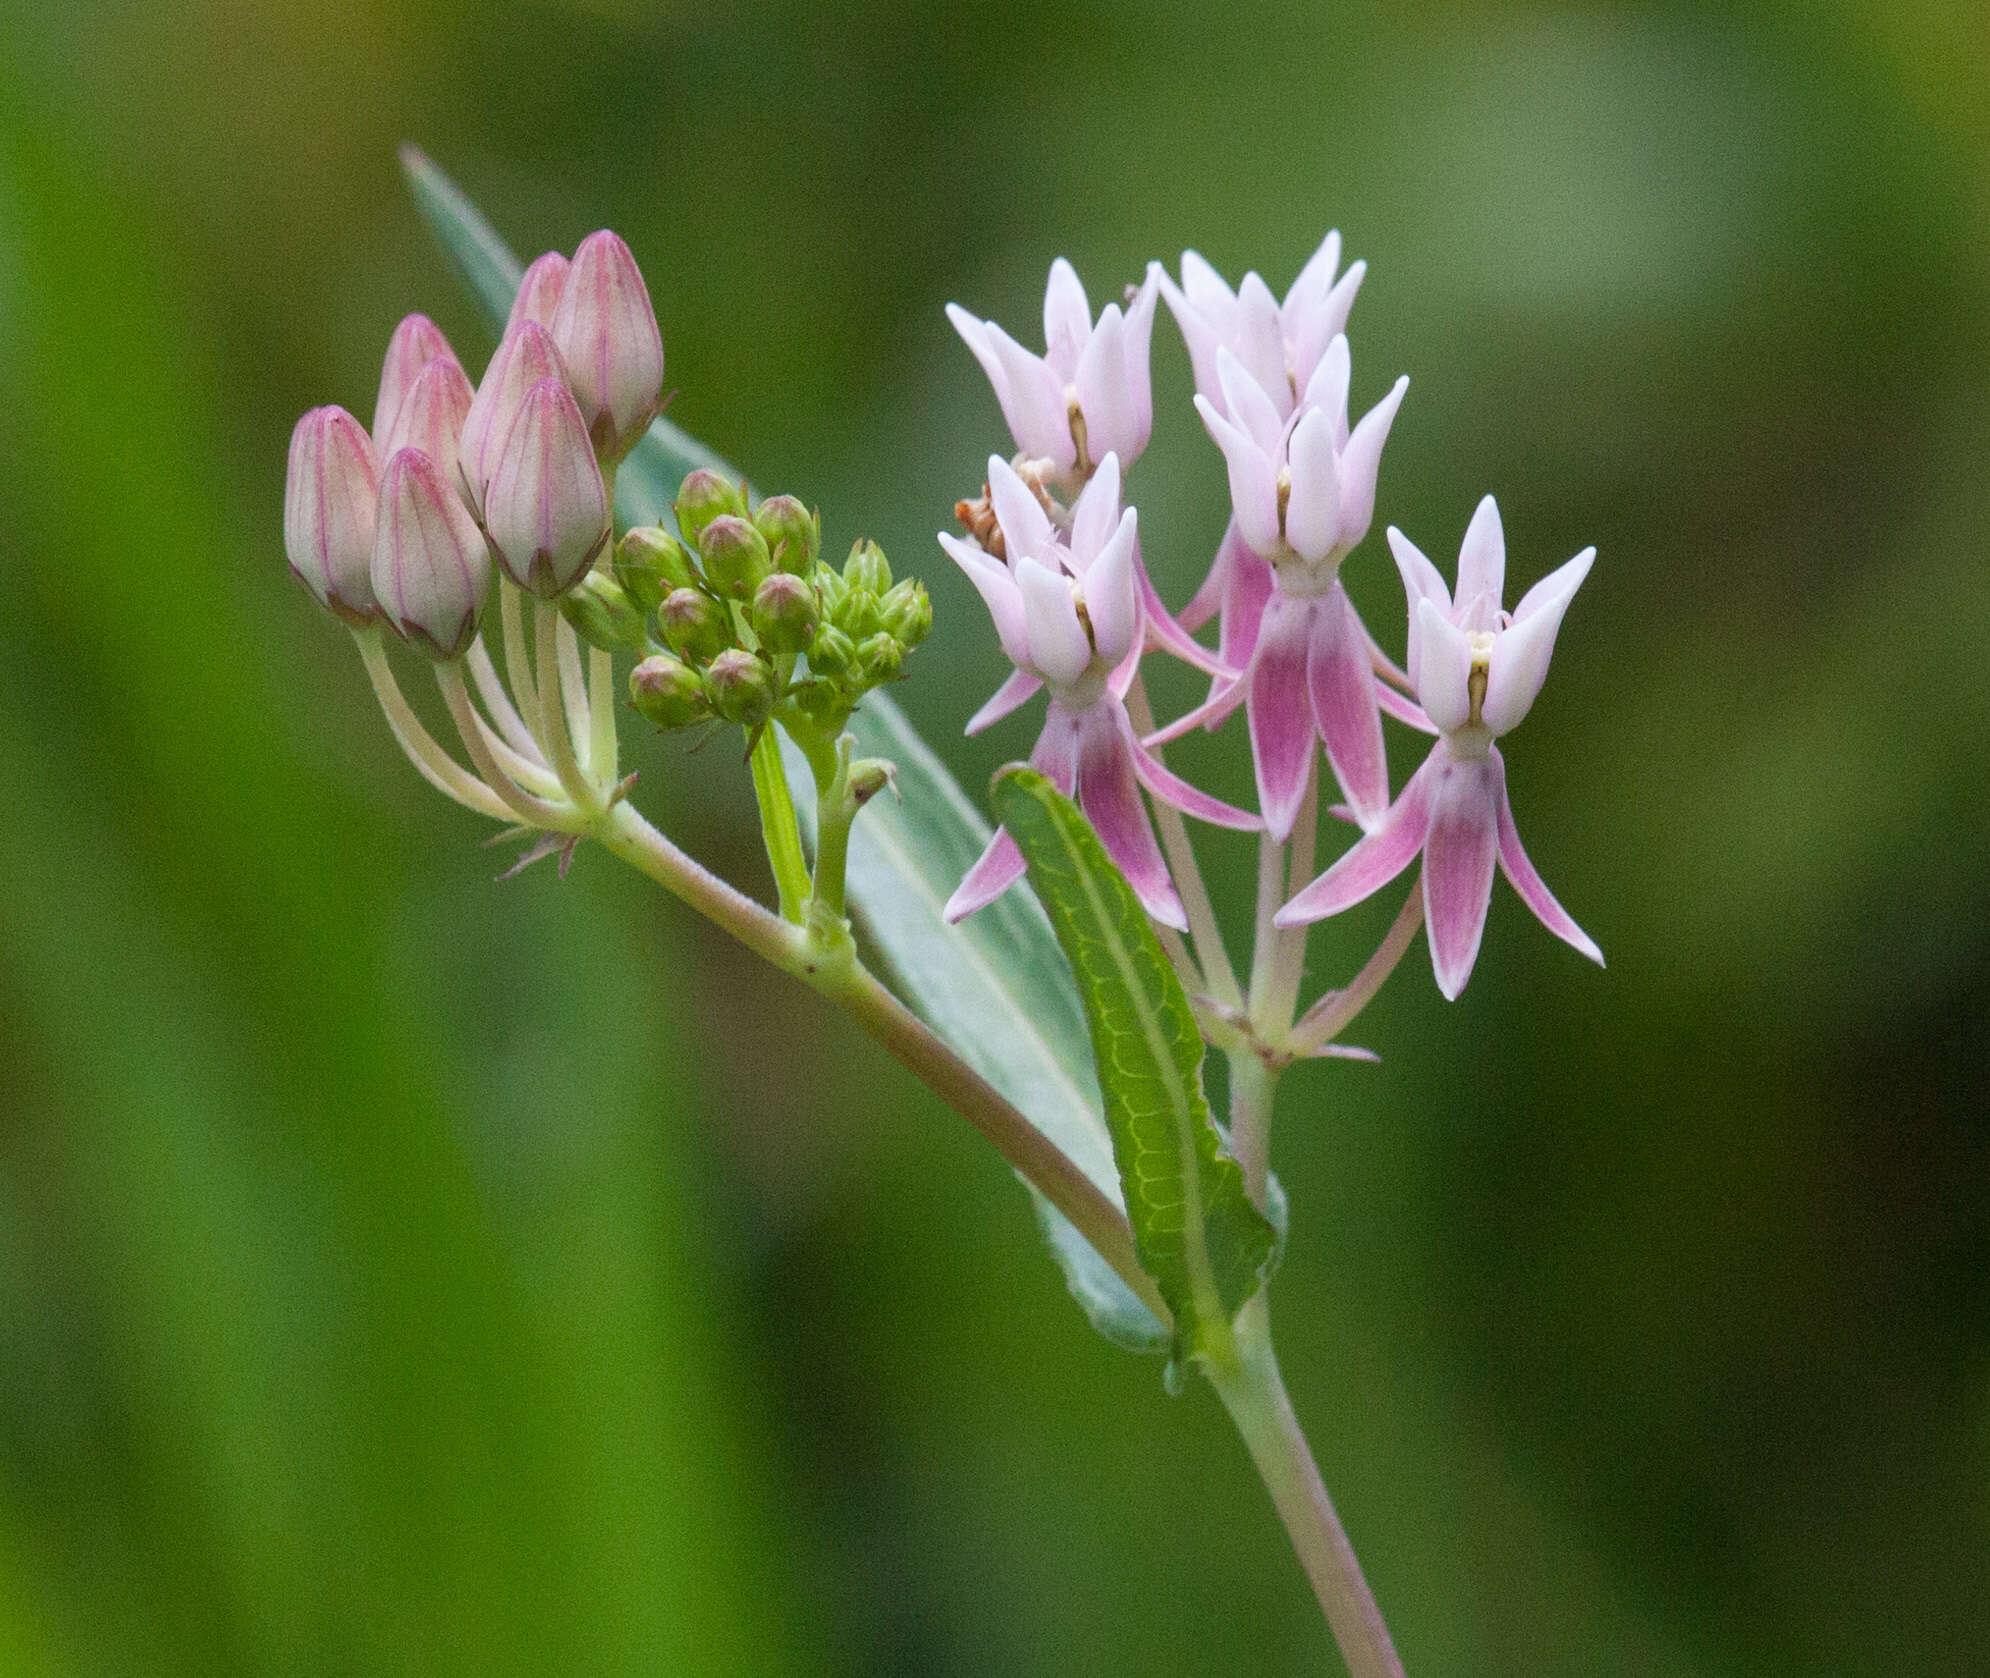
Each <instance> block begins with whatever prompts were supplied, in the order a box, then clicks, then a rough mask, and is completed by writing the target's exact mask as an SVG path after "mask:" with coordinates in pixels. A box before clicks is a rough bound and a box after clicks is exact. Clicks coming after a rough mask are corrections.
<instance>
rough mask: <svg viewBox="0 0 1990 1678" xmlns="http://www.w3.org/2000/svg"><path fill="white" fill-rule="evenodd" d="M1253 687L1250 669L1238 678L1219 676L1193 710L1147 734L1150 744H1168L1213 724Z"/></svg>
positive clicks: (1212, 726)
mask: <svg viewBox="0 0 1990 1678" xmlns="http://www.w3.org/2000/svg"><path fill="white" fill-rule="evenodd" d="M1249 689H1250V682H1249V679H1248V673H1246V674H1245V675H1242V676H1239V677H1237V679H1236V680H1235V681H1232V682H1229V683H1225V682H1223V681H1222V680H1221V679H1220V678H1219V679H1218V680H1217V682H1216V684H1215V686H1214V690H1213V691H1212V692H1211V693H1210V695H1209V697H1208V698H1207V699H1205V700H1204V701H1203V702H1202V703H1201V704H1200V705H1198V706H1196V708H1195V709H1194V710H1193V711H1188V712H1185V713H1183V714H1182V715H1181V716H1179V717H1177V718H1175V720H1174V721H1173V722H1171V723H1169V724H1168V725H1167V726H1166V727H1165V728H1157V729H1155V730H1154V732H1153V733H1152V734H1150V735H1148V736H1147V744H1148V745H1150V746H1165V745H1166V744H1167V743H1168V742H1169V741H1170V740H1179V739H1180V738H1181V737H1182V736H1183V735H1184V734H1188V733H1192V732H1193V731H1194V730H1196V729H1198V728H1214V727H1216V725H1217V724H1218V723H1220V722H1221V721H1222V720H1223V719H1224V718H1225V717H1227V716H1228V715H1229V714H1230V713H1231V712H1232V711H1234V710H1236V708H1237V707H1238V706H1239V705H1241V704H1243V703H1244V701H1245V698H1246V696H1247V694H1248V692H1249Z"/></svg>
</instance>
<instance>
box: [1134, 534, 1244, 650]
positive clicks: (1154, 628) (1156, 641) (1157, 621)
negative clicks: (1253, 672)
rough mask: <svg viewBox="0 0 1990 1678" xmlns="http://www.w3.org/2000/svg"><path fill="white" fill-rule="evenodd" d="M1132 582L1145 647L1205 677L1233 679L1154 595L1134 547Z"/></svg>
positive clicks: (1144, 566)
mask: <svg viewBox="0 0 1990 1678" xmlns="http://www.w3.org/2000/svg"><path fill="white" fill-rule="evenodd" d="M1133 581H1134V586H1135V587H1136V588H1137V589H1138V590H1139V592H1140V621H1141V625H1142V628H1143V630H1144V635H1143V640H1144V642H1145V644H1146V645H1147V646H1149V647H1154V648H1159V649H1160V650H1161V651H1162V652H1165V653H1168V654H1169V655H1171V656H1172V657H1175V658H1178V659H1180V660H1181V661H1182V662H1183V663H1184V664H1186V665H1188V666H1190V667H1191V668H1192V669H1196V670H1200V671H1202V672H1203V673H1204V674H1205V675H1208V676H1216V677H1220V678H1221V679H1223V680H1225V681H1231V680H1234V679H1235V678H1236V675H1237V671H1236V670H1235V669H1233V668H1232V667H1231V666H1229V665H1227V664H1225V663H1224V662H1223V660H1222V659H1221V658H1219V657H1218V656H1217V655H1216V654H1215V653H1213V652H1211V651H1210V650H1209V649H1208V648H1207V647H1205V646H1204V645H1203V644H1202V643H1201V642H1200V641H1198V640H1196V638H1195V637H1194V636H1192V635H1191V634H1189V632H1188V631H1187V630H1186V629H1184V628H1182V626H1181V625H1180V624H1179V623H1177V622H1176V621H1175V620H1174V618H1173V617H1172V616H1171V615H1170V614H1169V612H1168V607H1167V603H1166V602H1165V601H1163V600H1162V598H1161V597H1160V595H1159V594H1158V593H1156V592H1155V589H1154V581H1153V579H1152V578H1151V577H1149V576H1148V575H1147V566H1146V563H1145V562H1144V561H1143V560H1142V558H1141V556H1140V549H1139V547H1138V546H1137V545H1136V546H1135V548H1134V550H1133Z"/></svg>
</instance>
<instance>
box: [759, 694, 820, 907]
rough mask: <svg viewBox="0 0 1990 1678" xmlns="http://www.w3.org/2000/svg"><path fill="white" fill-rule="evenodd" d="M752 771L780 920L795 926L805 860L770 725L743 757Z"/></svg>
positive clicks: (803, 896) (804, 890) (803, 894)
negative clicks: (779, 905)
mask: <svg viewBox="0 0 1990 1678" xmlns="http://www.w3.org/2000/svg"><path fill="white" fill-rule="evenodd" d="M747 760H748V762H749V763H750V764H751V765H752V768H753V796H754V798H755V799H756V800H757V801H758V802H759V805H760V832H761V836H762V837H763V838H764V839H765V840H766V842H767V861H768V863H769V865H770V866H771V867H772V868H773V870H774V886H775V889H776V890H778V891H779V892H780V894H781V919H782V920H784V921H792V922H794V923H796V924H797V925H799V924H800V922H801V918H802V908H803V905H804V904H806V903H807V902H808V895H809V884H808V860H807V858H805V857H804V856H803V855H802V835H801V828H800V826H799V825H798V824H797V823H796V821H795V801H794V798H793V797H792V796H791V795H790V793H789V792H788V776H787V771H786V770H784V769H783V768H782V767H781V743H780V741H779V740H777V739H776V738H775V737H774V727H773V724H771V723H768V724H765V725H763V726H762V727H761V729H760V732H759V733H758V734H757V735H755V736H754V740H753V750H752V751H751V752H750V753H748V754H747Z"/></svg>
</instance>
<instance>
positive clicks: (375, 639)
mask: <svg viewBox="0 0 1990 1678" xmlns="http://www.w3.org/2000/svg"><path fill="white" fill-rule="evenodd" d="M352 638H353V640H354V641H355V642H357V643H358V645H359V656H360V659H361V661H362V662H363V663H364V664H365V665H366V674H367V676H368V678H369V679H370V680H371V681H372V683H373V692H374V695H375V697H376V698H378V699H379V701H380V709H381V710H382V711H383V712H385V713H386V717H387V727H388V728H389V729H390V730H391V731H392V733H393V736H394V739H395V741H396V742H397V743H398V744H399V745H400V748H401V750H402V751H403V752H405V753H407V757H408V761H409V762H410V763H412V764H413V765H414V766H415V768H416V770H417V771H419V773H420V775H421V778H422V779H423V780H425V781H426V782H428V784H429V785H430V786H432V787H434V788H435V790H436V791H437V792H440V793H443V794H446V795H447V796H448V797H450V798H453V799H455V800H456V802H457V803H458V804H461V805H463V806H464V807H465V808H467V809H471V810H475V811H476V812H477V813H478V814H479V815H481V816H491V817H493V818H495V819H496V820H498V821H501V822H508V821H510V820H512V812H511V811H510V809H508V808H507V807H506V805H505V802H504V800H503V799H501V798H499V797H498V795H497V794H496V793H494V792H493V791H491V789H490V788H489V787H487V786H486V785H484V783H483V782H482V781H480V780H478V779H477V777H476V776H474V775H472V774H471V773H470V772H469V771H468V770H467V769H465V768H464V767H463V766H462V765H461V764H460V763H458V762H457V761H456V760H455V759H454V758H453V757H451V756H450V755H449V754H448V753H447V752H445V751H444V750H443V749H442V748H441V747H440V746H438V745H437V744H436V743H435V739H434V737H433V736H432V735H431V734H430V733H429V731H428V730H427V729H426V728H424V727H422V723H421V718H419V717H417V716H416V715H415V714H414V712H413V710H412V709H410V708H409V705H408V701H407V699H406V697H405V696H404V695H403V694H402V692H401V684H400V683H399V682H397V681H395V680H394V671H393V667H392V666H391V665H389V664H388V662H387V649H386V648H385V647H383V646H382V645H381V644H380V631H379V630H378V629H377V628H375V629H355V630H354V631H353V632H352Z"/></svg>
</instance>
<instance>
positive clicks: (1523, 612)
mask: <svg viewBox="0 0 1990 1678" xmlns="http://www.w3.org/2000/svg"><path fill="white" fill-rule="evenodd" d="M1595 563H1596V550H1595V549H1594V548H1584V549H1583V550H1582V552H1581V553H1579V554H1577V555H1576V556H1575V558H1573V559H1572V560H1570V561H1569V562H1568V563H1567V564H1566V565H1560V566H1557V567H1556V568H1555V569H1554V570H1552V571H1550V572H1549V573H1548V574H1547V575H1546V576H1545V577H1543V578H1542V579H1541V580H1540V581H1539V582H1538V583H1536V584H1535V585H1534V586H1533V587H1532V588H1530V589H1529V590H1528V591H1527V592H1526V593H1525V594H1523V595H1522V596H1521V597H1520V604H1519V605H1518V606H1516V607H1514V608H1513V621H1514V622H1515V623H1518V622H1519V621H1520V620H1521V619H1522V618H1531V617H1532V616H1533V615H1534V614H1535V613H1536V612H1538V611H1540V610H1541V609H1542V608H1543V607H1544V606H1547V605H1549V604H1550V603H1551V602H1554V601H1555V598H1556V596H1558V595H1560V596H1563V597H1564V598H1563V599H1562V600H1561V602H1560V604H1561V605H1563V606H1566V605H1567V604H1568V601H1567V599H1566V598H1565V597H1566V596H1568V595H1571V594H1573V593H1575V591H1576V590H1577V589H1579V588H1580V587H1582V580H1583V578H1585V577H1587V576H1588V575H1589V568H1590V566H1592V565H1594V564H1595Z"/></svg>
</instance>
